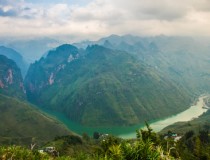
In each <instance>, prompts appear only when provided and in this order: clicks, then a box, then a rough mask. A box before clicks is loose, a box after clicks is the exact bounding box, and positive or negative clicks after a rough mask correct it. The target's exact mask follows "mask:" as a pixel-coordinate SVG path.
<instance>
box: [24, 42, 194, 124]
mask: <svg viewBox="0 0 210 160" xmlns="http://www.w3.org/2000/svg"><path fill="white" fill-rule="evenodd" d="M25 86H26V90H27V96H28V98H29V100H30V101H31V102H33V103H35V104H38V105H39V106H42V107H48V108H50V109H52V110H57V111H60V112H62V113H64V114H66V115H67V116H68V117H69V118H70V119H71V120H73V121H75V122H79V123H81V124H83V125H87V126H116V125H121V126H124V125H133V124H137V123H141V122H144V120H152V119H157V118H162V117H165V116H169V115H171V114H175V113H178V112H180V111H183V110H184V109H185V108H186V107H187V106H188V105H189V103H190V100H191V98H190V96H189V94H188V93H187V92H186V91H185V90H184V89H183V88H182V87H179V86H177V85H176V84H175V83H174V82H173V81H171V80H169V79H168V78H167V77H165V76H164V75H160V73H159V72H158V71H157V70H155V69H154V68H152V67H150V66H148V65H146V64H144V63H143V62H142V61H139V60H137V59H136V57H135V56H132V55H130V54H128V53H126V52H122V51H116V50H111V49H107V48H104V47H101V46H97V45H94V46H91V47H88V48H87V49H86V50H85V51H82V52H81V51H79V50H78V49H77V48H76V47H74V46H71V45H63V46H60V47H58V48H57V49H56V50H54V51H50V52H49V54H48V56H47V57H46V58H42V59H40V60H39V61H38V62H35V63H34V64H32V65H31V66H30V68H29V71H28V73H27V76H26V79H25Z"/></svg>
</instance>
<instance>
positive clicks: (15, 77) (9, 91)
mask: <svg viewBox="0 0 210 160" xmlns="http://www.w3.org/2000/svg"><path fill="white" fill-rule="evenodd" d="M0 94H4V95H7V96H11V97H16V98H20V99H25V98H26V96H25V89H24V85H23V78H22V76H21V72H20V69H19V67H18V66H17V65H16V63H15V62H14V61H13V60H11V59H8V58H7V57H5V56H3V55H0Z"/></svg>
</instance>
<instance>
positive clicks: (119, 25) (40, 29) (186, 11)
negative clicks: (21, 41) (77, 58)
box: [0, 0, 210, 42]
mask: <svg viewBox="0 0 210 160" xmlns="http://www.w3.org/2000/svg"><path fill="white" fill-rule="evenodd" d="M209 6H210V2H209V1H207V0H201V1H199V2H197V1H190V0H184V1H181V0H178V1H176V2H174V1H170V0H156V1H155V3H154V1H152V0H148V1H143V0H133V1H132V3H131V2H128V1H125V0H113V1H111V0H106V1H103V0H77V1H76V0H68V1H67V0H54V1H49V0H45V1H44V2H43V1H41V0H17V1H13V0H0V25H1V30H0V37H13V38H29V39H30V38H34V37H38V38H39V37H50V38H54V39H62V40H65V39H69V37H70V38H71V41H72V42H78V41H81V40H98V39H100V38H102V37H105V36H108V35H112V34H117V35H127V34H131V35H137V36H157V35H166V36H210V30H209V28H210V21H208V19H209V18H210V7H209Z"/></svg>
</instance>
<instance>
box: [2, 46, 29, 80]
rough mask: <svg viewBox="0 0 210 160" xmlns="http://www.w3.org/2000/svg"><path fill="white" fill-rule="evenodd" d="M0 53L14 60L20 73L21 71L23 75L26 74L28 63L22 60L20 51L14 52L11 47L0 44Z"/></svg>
mask: <svg viewBox="0 0 210 160" xmlns="http://www.w3.org/2000/svg"><path fill="white" fill-rule="evenodd" d="M0 55H4V56H6V57H7V58H9V59H12V60H13V61H15V63H16V64H17V65H18V67H19V68H20V69H21V73H22V75H23V77H24V76H25V75H26V72H27V69H28V67H29V65H28V64H27V63H26V62H25V61H24V59H23V57H22V56H21V54H20V53H18V52H16V51H15V50H13V49H11V48H7V47H4V46H0Z"/></svg>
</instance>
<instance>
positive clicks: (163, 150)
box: [0, 124, 210, 160]
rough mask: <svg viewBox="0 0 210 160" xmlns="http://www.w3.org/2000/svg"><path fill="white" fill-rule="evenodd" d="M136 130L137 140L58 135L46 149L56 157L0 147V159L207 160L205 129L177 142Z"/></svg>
mask: <svg viewBox="0 0 210 160" xmlns="http://www.w3.org/2000/svg"><path fill="white" fill-rule="evenodd" d="M146 126H147V129H146V130H142V129H141V130H137V131H136V139H129V140H125V139H121V138H118V137H114V136H112V135H102V136H100V137H99V138H98V139H92V138H90V137H88V135H85V134H84V135H83V137H78V136H75V135H69V136H58V137H56V138H55V140H54V141H53V142H50V143H48V144H46V146H50V145H54V146H55V147H56V149H57V151H58V152H59V156H58V157H56V156H53V154H48V153H46V152H44V153H40V152H38V151H37V150H33V151H32V150H29V149H26V148H23V147H20V146H9V147H0V160H8V159H10V160H11V159H12V160H48V159H49V160H180V159H183V160H209V159H210V137H209V132H208V131H207V130H202V131H200V132H199V134H195V133H194V132H193V131H189V132H187V133H186V134H185V135H184V136H183V137H182V138H181V140H180V141H178V142H175V141H174V140H173V139H172V138H168V139H163V138H161V136H159V135H158V134H156V133H155V132H153V130H152V129H151V128H150V126H149V125H148V124H146Z"/></svg>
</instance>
